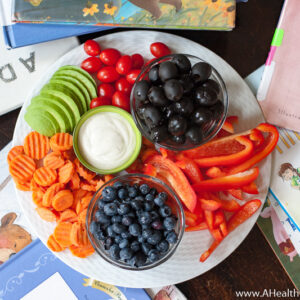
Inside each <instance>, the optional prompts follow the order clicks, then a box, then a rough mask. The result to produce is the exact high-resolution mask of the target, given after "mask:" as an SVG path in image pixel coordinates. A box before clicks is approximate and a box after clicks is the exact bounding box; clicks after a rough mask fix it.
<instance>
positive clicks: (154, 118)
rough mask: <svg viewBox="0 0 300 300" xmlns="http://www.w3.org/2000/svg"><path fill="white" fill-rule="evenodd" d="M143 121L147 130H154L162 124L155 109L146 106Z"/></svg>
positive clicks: (160, 117) (157, 110)
mask: <svg viewBox="0 0 300 300" xmlns="http://www.w3.org/2000/svg"><path fill="white" fill-rule="evenodd" d="M143 115H144V119H145V122H146V125H147V126H148V127H149V128H154V127H156V126H158V125H160V124H161V123H162V121H163V120H162V114H161V112H160V111H159V109H157V108H156V107H154V106H152V105H147V106H146V107H145V109H144V113H143Z"/></svg>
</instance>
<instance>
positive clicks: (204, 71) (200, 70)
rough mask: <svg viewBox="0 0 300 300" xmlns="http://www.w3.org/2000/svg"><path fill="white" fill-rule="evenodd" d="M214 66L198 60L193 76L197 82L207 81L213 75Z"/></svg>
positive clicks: (193, 69) (193, 68)
mask: <svg viewBox="0 0 300 300" xmlns="http://www.w3.org/2000/svg"><path fill="white" fill-rule="evenodd" d="M211 73H212V68H211V65H209V64H208V63H206V62H198V63H196V64H194V65H193V67H192V76H193V79H194V81H195V82H197V83H198V82H205V81H206V80H207V79H208V78H209V77H210V75H211Z"/></svg>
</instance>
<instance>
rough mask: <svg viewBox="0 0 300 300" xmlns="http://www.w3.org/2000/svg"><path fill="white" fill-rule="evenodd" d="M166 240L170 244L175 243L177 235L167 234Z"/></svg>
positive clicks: (173, 233)
mask: <svg viewBox="0 0 300 300" xmlns="http://www.w3.org/2000/svg"><path fill="white" fill-rule="evenodd" d="M166 240H167V241H168V242H169V243H171V244H174V243H176V242H177V234H176V233H175V231H171V232H169V233H168V234H167V236H166Z"/></svg>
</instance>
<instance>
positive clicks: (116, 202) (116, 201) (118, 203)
mask: <svg viewBox="0 0 300 300" xmlns="http://www.w3.org/2000/svg"><path fill="white" fill-rule="evenodd" d="M113 203H114V204H115V205H116V206H117V207H119V206H120V204H121V202H120V201H119V200H118V199H116V200H114V201H113Z"/></svg>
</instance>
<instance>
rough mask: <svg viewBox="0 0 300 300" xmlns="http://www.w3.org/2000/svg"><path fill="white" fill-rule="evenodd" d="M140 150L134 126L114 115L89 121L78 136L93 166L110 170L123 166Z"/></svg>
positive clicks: (81, 151) (79, 145) (92, 118)
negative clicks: (137, 147)
mask: <svg viewBox="0 0 300 300" xmlns="http://www.w3.org/2000/svg"><path fill="white" fill-rule="evenodd" d="M135 147H136V135H135V133H134V131H133V128H132V126H131V125H130V123H129V122H128V121H127V120H126V118H124V117H123V116H121V115H119V114H117V113H114V112H99V113H97V114H94V115H93V116H91V117H90V118H88V119H87V120H86V121H85V122H84V123H83V124H82V126H81V127H80V129H79V133H78V148H79V151H80V153H81V155H82V156H83V157H84V159H85V160H86V161H87V162H88V163H89V164H91V165H92V166H94V167H96V168H98V169H102V170H110V169H114V168H117V167H119V166H121V165H123V164H124V163H125V162H126V161H128V160H129V159H130V157H131V156H132V154H133V152H134V149H135Z"/></svg>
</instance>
